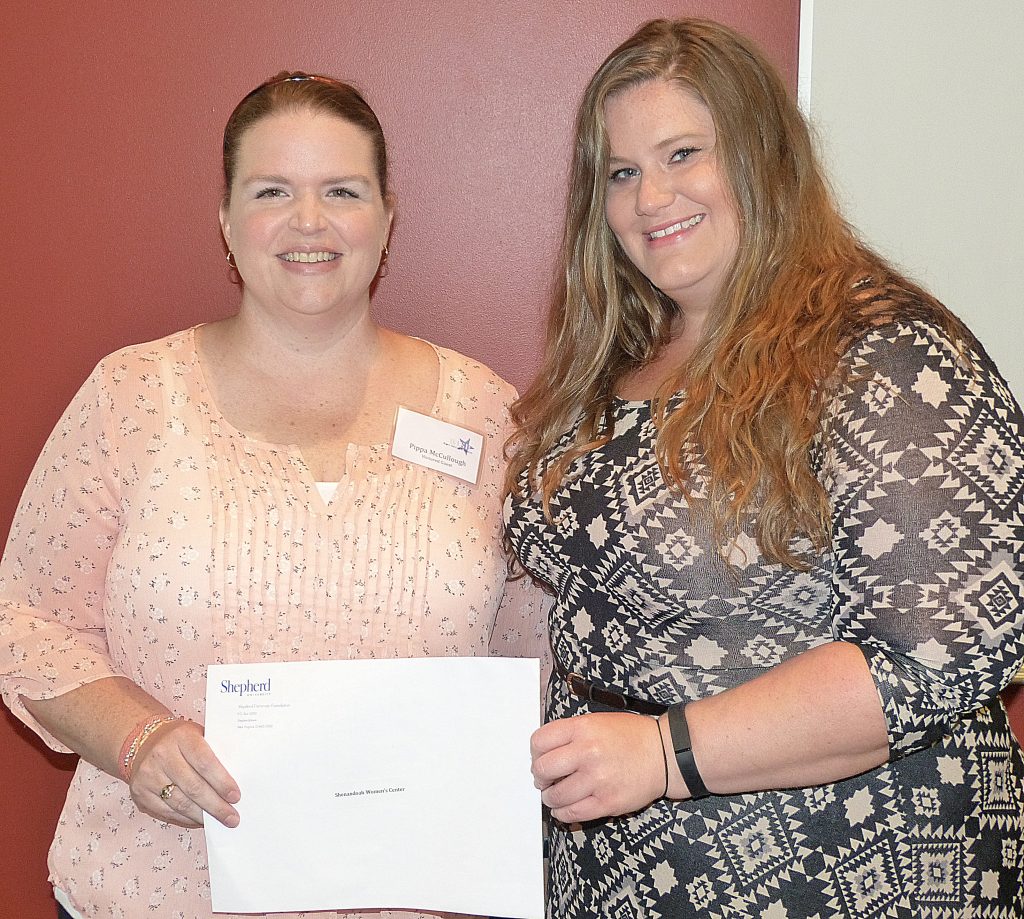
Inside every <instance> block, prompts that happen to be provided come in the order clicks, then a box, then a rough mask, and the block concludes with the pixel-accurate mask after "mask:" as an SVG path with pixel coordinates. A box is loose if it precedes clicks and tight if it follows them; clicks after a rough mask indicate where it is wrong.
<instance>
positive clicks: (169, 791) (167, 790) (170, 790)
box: [160, 782, 178, 801]
mask: <svg viewBox="0 0 1024 919" xmlns="http://www.w3.org/2000/svg"><path fill="white" fill-rule="evenodd" d="M177 787H178V786H177V785H175V784H174V782H168V783H167V784H166V785H164V787H163V788H161V789H160V800H161V801H169V800H170V797H171V795H173V794H174V789H175V788H177Z"/></svg>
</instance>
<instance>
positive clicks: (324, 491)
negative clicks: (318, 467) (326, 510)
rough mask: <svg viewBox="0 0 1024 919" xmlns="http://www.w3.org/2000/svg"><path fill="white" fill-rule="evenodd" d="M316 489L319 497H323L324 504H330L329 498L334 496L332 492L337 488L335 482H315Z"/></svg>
mask: <svg viewBox="0 0 1024 919" xmlns="http://www.w3.org/2000/svg"><path fill="white" fill-rule="evenodd" d="M316 490H317V491H318V492H320V497H321V498H323V499H324V504H330V503H331V498H333V497H334V493H335V492H336V491H337V490H338V483H337V482H317V483H316Z"/></svg>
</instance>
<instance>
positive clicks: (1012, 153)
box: [800, 0, 1024, 401]
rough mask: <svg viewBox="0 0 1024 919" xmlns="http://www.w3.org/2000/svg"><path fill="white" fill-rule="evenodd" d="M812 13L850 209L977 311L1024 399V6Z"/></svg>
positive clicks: (812, 80) (815, 80)
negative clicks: (1023, 44)
mask: <svg viewBox="0 0 1024 919" xmlns="http://www.w3.org/2000/svg"><path fill="white" fill-rule="evenodd" d="M802 9H803V16H804V20H805V23H806V20H807V18H808V15H807V14H808V12H809V13H810V14H811V16H810V18H811V19H812V20H813V28H812V29H811V30H810V33H812V35H811V34H809V33H808V30H806V29H805V30H804V33H805V34H804V37H803V38H802V42H801V63H800V71H801V98H803V99H807V98H808V97H809V105H810V113H811V117H812V120H813V121H814V122H815V124H816V125H817V127H818V132H819V136H820V139H821V142H822V148H823V150H824V152H825V153H826V155H827V158H828V160H829V161H830V164H831V167H832V172H833V176H834V179H835V182H836V187H837V190H838V192H839V195H840V198H841V199H842V200H843V202H844V206H845V212H846V214H847V216H848V217H849V219H850V220H851V222H852V223H853V224H854V225H855V226H857V227H859V228H860V229H861V231H862V232H863V233H864V234H865V235H866V237H867V238H868V240H869V241H870V242H871V243H872V244H874V245H875V246H876V247H877V248H879V249H881V250H882V251H883V252H884V253H885V254H886V255H888V256H889V257H890V258H892V259H893V260H895V261H896V262H897V263H899V264H900V265H902V266H903V267H904V268H905V269H906V270H907V271H908V272H909V273H910V274H911V275H913V276H914V277H916V278H917V279H918V280H920V281H922V282H923V283H924V285H925V286H926V287H928V288H929V289H931V290H932V291H933V292H934V293H936V294H937V295H938V296H939V298H940V299H941V300H943V301H944V302H945V303H946V304H947V305H948V306H949V307H950V308H951V309H952V310H953V311H954V312H956V313H958V314H959V315H960V316H961V317H962V318H963V319H965V320H966V321H967V323H968V325H970V326H971V328H972V329H973V330H974V332H975V334H976V335H977V336H978V337H979V338H980V339H981V341H982V344H984V345H985V347H986V349H987V350H988V352H989V353H990V354H991V355H992V357H993V358H994V360H995V361H996V363H997V364H998V366H999V369H1000V370H1001V371H1002V373H1003V375H1004V376H1005V377H1006V378H1007V380H1008V381H1009V383H1010V386H1011V388H1012V389H1013V390H1014V392H1015V394H1016V396H1017V398H1018V400H1020V401H1024V321H1021V314H1022V311H1024V227H1022V214H1024V166H1022V164H1021V151H1022V150H1024V104H1022V102H1021V100H1022V99H1024V55H1022V53H1021V42H1022V41H1024V3H1021V2H1020V0H981V2H979V3H969V4H965V3H962V2H960V0H899V2H893V0H856V2H851V0H803V4H802ZM808 38H810V46H809V48H808V41H807V39H808ZM808 51H809V52H810V53H808ZM808 65H809V68H808ZM805 77H806V79H805Z"/></svg>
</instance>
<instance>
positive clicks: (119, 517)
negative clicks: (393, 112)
mask: <svg viewBox="0 0 1024 919" xmlns="http://www.w3.org/2000/svg"><path fill="white" fill-rule="evenodd" d="M436 350H437V355H438V361H439V364H440V374H439V384H438V390H437V394H436V399H435V402H434V406H433V409H432V414H433V415H434V416H436V417H439V418H443V419H444V420H446V421H450V422H453V423H455V424H458V425H461V426H464V427H467V428H471V429H473V430H476V431H479V432H481V433H483V434H484V436H485V437H484V443H485V445H484V452H483V459H482V462H481V466H480V475H479V478H478V481H477V483H476V484H475V485H470V484H468V483H465V482H461V481H459V480H456V479H454V478H451V477H449V476H447V475H444V474H441V473H438V472H434V471H431V470H429V469H426V468H423V467H420V466H415V465H412V464H409V463H406V462H404V461H402V460H396V459H394V458H393V457H392V456H391V453H390V448H389V445H387V444H381V445H369V446H362V445H350V446H349V448H348V450H347V453H346V464H345V473H344V475H343V476H342V477H341V481H340V483H339V486H338V489H337V491H336V492H335V494H334V496H333V497H332V498H331V500H330V501H329V502H325V501H324V500H323V498H322V497H321V495H320V493H319V491H318V490H317V487H316V483H315V481H314V480H313V478H312V476H311V475H310V472H309V470H308V468H307V467H306V465H305V463H304V462H303V460H302V457H301V454H300V453H299V451H298V450H297V449H296V448H294V447H290V446H287V445H274V444H267V443H262V442H260V441H258V440H255V439H253V438H251V437H248V436H246V435H244V434H242V433H241V432H239V431H237V430H235V429H234V428H233V427H232V426H231V425H230V424H229V423H227V422H226V420H225V419H224V418H223V417H222V416H221V415H220V414H219V412H218V411H217V409H216V407H215V405H214V403H213V401H212V399H211V398H210V394H209V391H208V389H207V386H206V382H205V380H204V377H203V373H202V368H201V366H200V363H199V358H198V355H197V352H196V347H195V335H194V330H187V331H184V332H180V333H177V334H175V335H172V336H170V337H168V338H166V339H162V340H160V341H158V342H154V343H151V344H147V345H139V346H135V347H132V348H128V349H125V350H123V351H121V352H118V353H116V354H114V355H111V356H110V357H108V358H106V359H104V361H102V362H101V363H100V365H99V366H98V367H97V369H96V370H95V371H94V373H93V374H92V376H91V377H90V379H89V380H88V381H87V382H86V384H85V385H84V386H83V388H82V390H81V391H80V392H79V393H78V395H77V396H76V397H75V400H74V401H73V402H72V404H71V406H70V407H69V408H68V410H67V412H66V413H65V415H64V417H63V419H62V420H61V422H60V423H59V424H58V426H57V428H56V430H55V431H54V433H53V435H51V438H50V440H49V441H48V443H47V445H46V447H45V449H44V452H43V454H42V455H41V457H40V460H39V462H38V464H37V466H36V469H35V472H34V473H33V476H32V479H31V480H30V482H29V485H28V487H27V488H26V491H25V494H24V496H23V498H22V504H21V506H20V508H19V511H18V514H17V516H16V519H15V523H14V526H13V528H12V530H11V536H10V541H9V543H8V547H7V551H6V552H5V555H4V559H3V563H2V567H0V678H2V685H3V694H4V699H5V701H6V702H7V704H8V705H9V706H10V707H11V708H12V710H13V711H14V712H15V713H16V714H17V715H18V716H19V717H20V718H22V719H23V720H24V721H26V723H28V724H29V726H30V727H32V728H33V729H34V730H36V731H37V732H38V733H40V735H41V736H43V738H44V739H45V740H46V741H47V743H48V744H50V745H51V746H52V747H54V748H55V749H64V748H63V747H62V746H61V745H60V743H59V742H57V741H56V740H55V738H53V737H51V736H49V735H48V734H47V733H46V731H45V730H44V729H42V728H41V726H39V725H38V724H37V723H35V722H34V720H33V719H32V718H31V716H30V715H29V714H28V712H27V711H26V710H25V709H24V707H23V706H22V705H21V704H20V702H19V701H18V695H19V694H23V695H25V696H27V697H29V698H37V699H38V698H46V697H50V696H55V695H60V694H61V693H64V692H67V691H69V690H71V689H74V688H75V687H77V686H80V685H82V684H83V683H86V682H89V681H91V680H95V679H99V678H101V677H104V676H108V675H111V674H112V673H119V674H124V675H127V676H128V677H130V678H131V679H133V680H134V681H135V682H137V683H138V684H139V685H140V686H142V687H143V688H144V689H146V690H147V691H148V692H150V693H151V694H152V695H154V696H155V697H156V698H158V699H160V700H161V701H162V702H163V703H164V704H166V705H167V706H168V707H170V708H171V709H172V710H173V711H174V712H176V713H178V714H181V715H184V716H186V717H189V718H192V719H194V720H196V721H198V722H200V723H201V722H202V721H203V720H204V694H205V683H206V668H207V665H208V664H210V663H223V662H257V661H262V660H268V661H270V660H273V661H282V660H317V659H339V658H340V659H345V658H375V657H421V656H427V655H432V656H433V655H481V654H487V653H488V652H489V651H490V652H492V653H501V654H510V655H512V654H527V655H534V656H543V654H544V652H543V648H544V644H545V639H544V623H543V621H542V612H541V607H542V605H543V601H542V598H541V595H540V594H539V592H538V591H537V590H536V589H535V588H533V587H532V586H531V585H530V584H529V583H528V582H527V581H524V580H520V581H515V582H510V583H506V575H507V566H506V560H505V558H504V556H503V555H502V553H501V550H500V531H501V508H500V492H501V480H502V475H503V467H504V464H503V461H502V444H503V442H504V440H505V438H506V437H507V436H508V433H509V427H508V414H507V409H508V404H509V403H510V401H511V400H512V399H513V398H514V391H513V390H512V388H511V387H510V386H509V385H508V384H506V383H504V382H503V381H502V380H500V379H499V378H498V377H496V376H495V375H494V374H493V373H491V372H490V371H489V370H488V369H487V368H485V367H482V366H481V365H479V364H476V363H474V362H472V361H470V360H468V359H467V358H464V357H462V356H461V355H458V354H455V353H454V352H450V351H445V350H443V349H436ZM243 791H244V790H243ZM50 868H51V877H52V879H53V880H54V882H55V884H56V885H57V886H59V887H61V889H63V890H65V891H66V892H67V893H68V894H69V896H70V897H71V899H72V902H73V903H74V904H75V906H76V907H77V908H78V909H79V910H80V912H81V913H82V914H83V915H84V916H94V915H97V916H98V915H102V916H119V915H123V916H126V917H131V916H136V915H140V914H141V911H142V910H143V909H146V911H147V912H149V911H152V910H158V911H159V912H158V914H159V915H161V916H168V917H179V916H180V917H181V919H197V917H201V916H206V915H208V914H209V881H208V875H207V871H206V851H205V841H204V839H203V835H202V832H201V831H189V830H183V829H179V828H177V827H172V826H167V825H164V824H160V823H158V822H156V821H154V820H152V819H151V818H149V817H147V816H145V815H142V814H139V813H137V812H136V811H135V808H134V806H133V804H132V802H131V800H130V799H129V797H128V794H127V787H126V786H125V785H124V784H123V783H121V782H120V781H118V780H115V779H112V778H110V777H109V776H107V775H105V774H104V773H102V772H100V771H98V770H97V769H95V768H94V767H92V766H90V765H88V764H86V763H82V764H80V766H79V769H78V772H77V774H76V776H75V779H74V782H73V784H72V787H71V790H70V793H69V797H68V801H67V804H66V806H65V809H64V813H63V815H62V817H61V820H60V824H59V826H58V830H57V835H56V838H55V840H54V845H53V848H52V849H51V854H50ZM317 915H320V916H323V915H330V914H323V913H318V914H317ZM375 915H376V914H375ZM385 915H387V914H385ZM394 915H408V914H394Z"/></svg>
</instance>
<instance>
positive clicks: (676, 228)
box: [647, 214, 704, 239]
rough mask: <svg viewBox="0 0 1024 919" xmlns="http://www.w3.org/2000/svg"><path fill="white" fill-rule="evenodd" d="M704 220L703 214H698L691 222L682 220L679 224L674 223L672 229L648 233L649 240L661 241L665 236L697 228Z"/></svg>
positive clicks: (666, 228)
mask: <svg viewBox="0 0 1024 919" xmlns="http://www.w3.org/2000/svg"><path fill="white" fill-rule="evenodd" d="M703 219H704V215H703V214H696V215H695V216H693V217H691V218H690V219H689V220H681V221H680V222H679V223H674V224H672V226H670V227H665V229H664V230H655V231H654V232H653V233H648V234H647V238H648V239H661V238H662V237H664V236H670V235H671V234H673V233H678V232H679V231H680V230H688V229H690V227H695V226H697V224H698V223H700V222H701V221H702V220H703Z"/></svg>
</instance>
